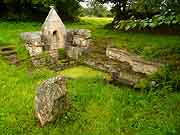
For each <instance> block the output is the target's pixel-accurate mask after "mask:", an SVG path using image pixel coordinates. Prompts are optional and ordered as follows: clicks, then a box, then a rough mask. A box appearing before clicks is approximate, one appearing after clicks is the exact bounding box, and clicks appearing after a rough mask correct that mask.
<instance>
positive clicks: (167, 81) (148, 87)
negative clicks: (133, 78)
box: [136, 65, 180, 93]
mask: <svg viewBox="0 0 180 135" xmlns="http://www.w3.org/2000/svg"><path fill="white" fill-rule="evenodd" d="M136 87H137V88H140V89H141V90H143V91H157V90H159V91H164V92H168V93H170V92H174V91H178V92H179V90H180V72H179V71H177V70H175V69H174V68H173V67H172V66H170V65H166V66H165V67H162V68H161V69H160V70H159V71H158V72H156V73H154V74H153V75H151V76H149V78H148V79H146V80H143V81H141V82H140V83H139V84H137V86H136Z"/></svg>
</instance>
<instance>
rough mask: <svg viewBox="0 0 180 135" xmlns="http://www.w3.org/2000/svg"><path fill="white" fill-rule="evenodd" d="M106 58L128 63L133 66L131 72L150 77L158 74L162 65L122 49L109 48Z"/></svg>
mask: <svg viewBox="0 0 180 135" xmlns="http://www.w3.org/2000/svg"><path fill="white" fill-rule="evenodd" d="M106 56H107V57H109V58H110V59H113V60H117V61H120V62H126V63H127V64H129V65H130V66H131V70H133V71H135V72H138V73H143V74H146V75H150V74H152V73H154V72H156V71H157V70H158V68H159V67H160V66H161V64H159V63H154V62H151V61H146V60H144V59H142V58H140V57H139V56H137V55H135V54H130V53H129V52H127V51H125V50H122V49H116V48H107V50H106Z"/></svg>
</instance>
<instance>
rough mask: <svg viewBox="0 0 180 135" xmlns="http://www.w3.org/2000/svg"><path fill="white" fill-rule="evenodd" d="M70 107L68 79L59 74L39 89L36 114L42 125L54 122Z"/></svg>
mask: <svg viewBox="0 0 180 135" xmlns="http://www.w3.org/2000/svg"><path fill="white" fill-rule="evenodd" d="M68 108H69V101H68V97H67V88H66V81H65V78H64V77H61V76H58V77H54V78H50V79H48V80H46V81H44V82H43V83H42V84H41V85H40V86H39V88H38V89H37V93H36V97H35V114H36V117H37V118H38V120H39V121H40V123H41V126H44V124H46V123H48V122H53V121H55V120H56V119H58V118H59V117H60V116H62V115H63V114H64V113H65V112H66V111H67V110H68Z"/></svg>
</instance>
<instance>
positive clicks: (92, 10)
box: [83, 0, 112, 17]
mask: <svg viewBox="0 0 180 135" xmlns="http://www.w3.org/2000/svg"><path fill="white" fill-rule="evenodd" d="M83 11H84V13H85V14H84V15H85V16H97V17H107V16H112V14H111V12H110V11H108V9H107V8H106V7H105V6H104V5H103V4H101V3H100V2H98V1H96V0H91V1H88V3H87V8H84V9H83Z"/></svg>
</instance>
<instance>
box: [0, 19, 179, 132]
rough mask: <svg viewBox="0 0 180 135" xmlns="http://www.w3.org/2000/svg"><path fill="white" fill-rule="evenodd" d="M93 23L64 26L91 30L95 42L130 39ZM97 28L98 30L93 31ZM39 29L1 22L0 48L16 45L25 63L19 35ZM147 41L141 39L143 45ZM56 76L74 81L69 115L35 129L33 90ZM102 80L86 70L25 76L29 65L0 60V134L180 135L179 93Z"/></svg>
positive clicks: (34, 25) (70, 87)
mask: <svg viewBox="0 0 180 135" xmlns="http://www.w3.org/2000/svg"><path fill="white" fill-rule="evenodd" d="M95 20H96V19H95V18H94V19H93V20H92V19H90V20H88V21H87V22H89V23H90V24H84V22H82V24H77V23H75V24H67V27H68V28H70V27H73V28H78V27H80V28H90V27H91V28H90V29H92V30H93V29H94V31H93V37H94V38H95V37H97V38H102V37H104V36H105V37H108V34H110V35H111V33H114V34H112V35H111V36H113V35H117V37H118V35H122V36H123V37H124V38H125V37H126V36H128V35H129V34H126V33H121V32H120V33H119V32H117V33H116V32H113V31H111V30H103V25H104V24H105V22H106V19H103V24H101V20H100V21H99V20H96V21H97V22H95V23H94V24H93V25H91V23H92V22H93V21H95ZM84 21H86V20H84ZM98 22H99V25H98V26H97V27H96V24H97V23H98ZM107 22H109V20H108V21H107ZM78 23H80V22H78ZM39 29H40V23H19V22H18V23H15V22H0V44H6V43H10V44H14V45H15V46H16V47H17V51H18V55H19V57H21V59H27V58H28V55H27V52H26V51H25V48H24V47H23V43H22V42H21V40H20V39H19V34H20V32H23V31H37V30H39ZM109 32H110V33H109ZM115 33H116V34H115ZM110 35H109V36H110ZM140 35H141V34H140ZM147 35H148V34H147ZM147 35H144V38H145V39H146V36H147ZM141 36H142V37H143V35H141ZM141 36H140V37H138V34H137V37H136V34H134V37H136V39H137V40H138V39H139V38H140V39H139V40H141ZM123 37H118V38H119V41H118V42H121V39H122V38H123ZM131 37H132V35H131ZM150 37H151V38H152V41H153V39H156V38H153V37H155V36H152V35H150ZM161 37H162V38H163V36H161ZM128 38H129V39H131V38H130V37H128ZM164 39H167V40H169V41H168V42H169V43H170V42H171V40H170V39H172V44H176V43H178V42H179V41H177V42H176V43H175V41H174V39H177V40H178V38H177V36H175V37H174V36H170V39H168V38H167V36H164ZM116 40H118V39H116ZM134 40H135V39H134ZM157 40H158V38H157ZM145 41H147V40H145ZM173 41H174V42H173ZM129 42H131V40H130V41H129ZM129 42H128V43H129ZM159 42H160V41H159ZM155 43H156V42H155ZM157 44H158V43H157ZM159 46H160V44H159ZM59 74H63V75H65V76H68V77H71V78H73V79H70V80H68V84H67V87H68V93H69V95H70V98H71V104H72V105H71V109H70V111H69V112H68V113H67V114H65V115H64V116H63V117H62V118H60V119H58V120H57V121H56V122H55V123H50V124H47V125H46V126H45V127H44V128H39V127H38V126H37V120H36V119H35V118H34V96H35V91H36V88H37V86H38V85H39V84H40V83H41V82H42V81H43V80H45V79H47V78H49V77H52V76H55V75H59ZM106 77H108V75H107V74H105V73H103V72H99V71H96V70H93V69H91V68H88V67H84V66H79V67H75V68H72V69H68V70H64V71H62V72H57V73H55V72H52V71H50V70H48V69H45V68H41V69H33V70H32V69H31V70H29V63H28V60H25V61H24V62H23V64H22V65H21V66H19V67H16V66H13V65H8V64H7V63H6V62H5V61H4V60H3V59H0V134H2V135H19V134H23V135H59V134H60V135H61V134H63V135H74V134H77V135H104V134H106V135H178V134H179V133H180V128H179V127H180V98H179V97H180V93H178V92H171V93H166V88H163V89H164V90H161V91H158V90H157V91H155V92H153V91H152V92H151V91H150V92H148V93H147V92H146V91H135V90H134V89H131V88H128V87H123V86H122V87H116V86H113V85H111V84H108V83H107V82H106V81H104V78H106Z"/></svg>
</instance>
